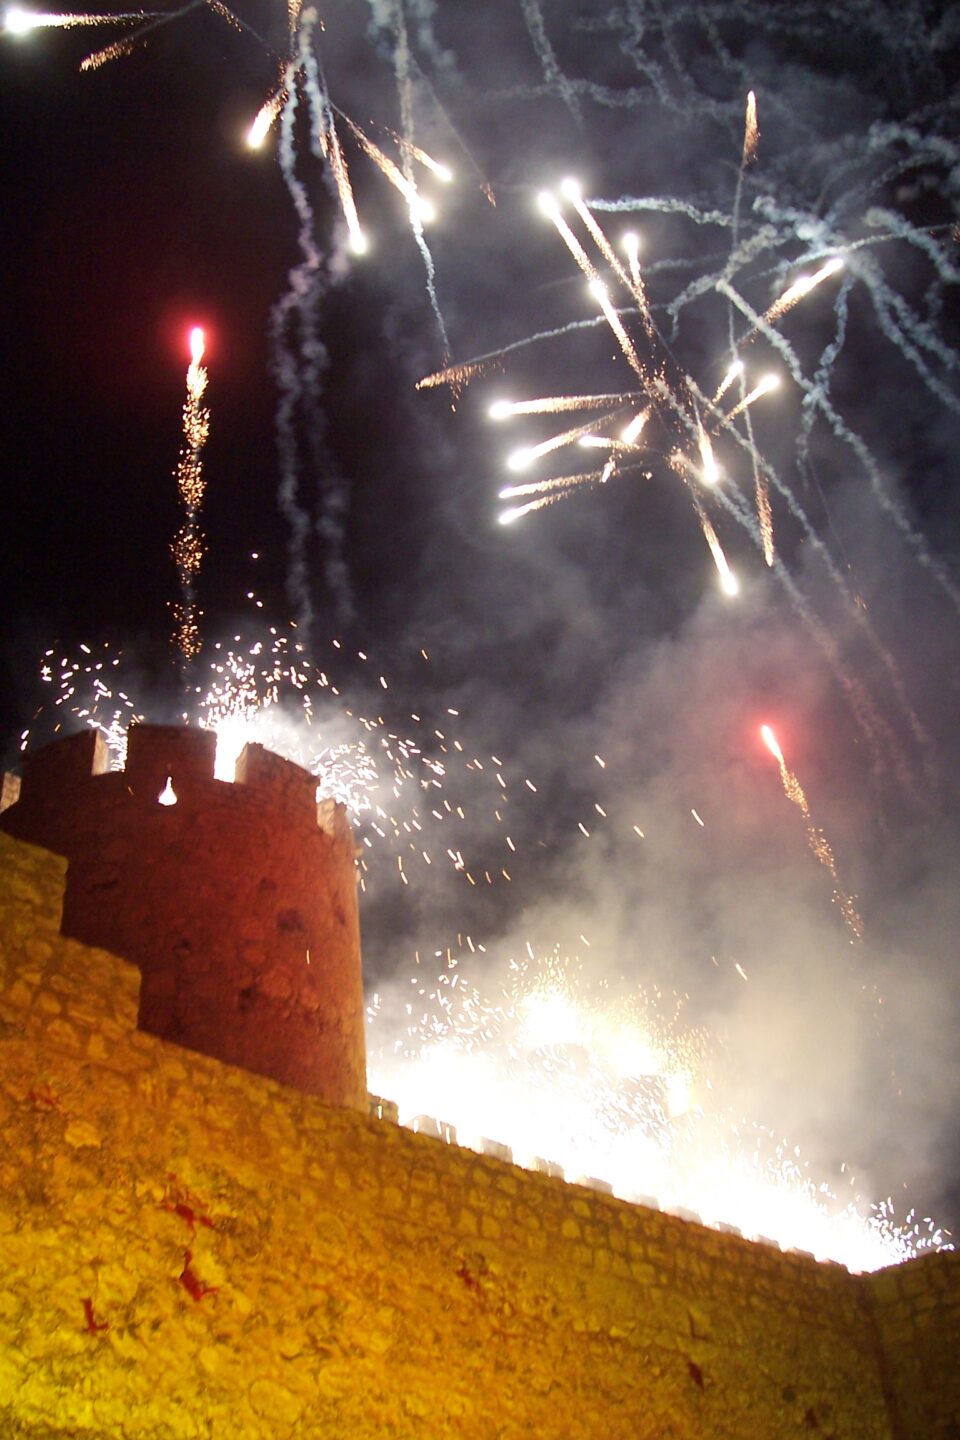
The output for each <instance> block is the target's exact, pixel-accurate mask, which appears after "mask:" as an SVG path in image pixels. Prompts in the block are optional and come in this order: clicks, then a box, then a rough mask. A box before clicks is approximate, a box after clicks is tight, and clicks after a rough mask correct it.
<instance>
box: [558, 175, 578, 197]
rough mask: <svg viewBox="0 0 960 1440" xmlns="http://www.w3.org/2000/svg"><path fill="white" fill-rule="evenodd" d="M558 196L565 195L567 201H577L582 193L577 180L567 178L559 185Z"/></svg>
mask: <svg viewBox="0 0 960 1440" xmlns="http://www.w3.org/2000/svg"><path fill="white" fill-rule="evenodd" d="M560 194H561V195H565V196H566V198H567V199H568V200H579V199H580V196H581V195H582V194H583V191H582V190H581V188H580V182H579V180H574V179H572V178H571V177H568V178H567V179H566V180H563V181H562V182H561V184H560Z"/></svg>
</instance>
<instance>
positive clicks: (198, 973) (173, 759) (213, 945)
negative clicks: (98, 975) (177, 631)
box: [0, 725, 366, 1109]
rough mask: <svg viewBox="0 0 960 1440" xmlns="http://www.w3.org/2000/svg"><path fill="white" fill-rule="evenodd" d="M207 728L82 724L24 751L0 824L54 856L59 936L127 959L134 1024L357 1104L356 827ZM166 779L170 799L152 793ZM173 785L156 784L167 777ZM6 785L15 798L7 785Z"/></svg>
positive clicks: (360, 1060)
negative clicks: (117, 739) (110, 743)
mask: <svg viewBox="0 0 960 1440" xmlns="http://www.w3.org/2000/svg"><path fill="white" fill-rule="evenodd" d="M215 746H216V737H215V736H214V734H213V733H212V732H210V731H205V730H199V729H191V728H186V727H182V728H176V727H165V726H155V725H135V726H132V727H131V729H130V732H129V744H128V752H127V761H126V768H125V769H124V770H122V771H113V772H110V771H108V770H107V751H106V746H105V744H104V741H103V738H102V736H100V734H99V733H97V732H95V731H93V730H88V731H84V732H83V733H81V734H79V735H74V736H71V737H69V738H67V739H65V740H60V741H57V742H55V743H54V744H52V745H48V746H46V747H45V748H44V749H42V750H39V751H37V752H36V753H35V754H33V755H30V756H28V757H27V758H26V761H25V764H24V770H23V778H22V781H21V785H20V791H19V797H18V798H17V799H16V801H15V803H13V804H9V807H8V808H7V809H5V810H4V812H3V814H2V815H0V828H2V829H4V830H6V831H7V832H8V833H9V834H11V835H14V836H16V837H17V838H19V839H22V840H28V841H30V842H31V843H33V844H35V845H41V846H43V847H45V848H46V849H49V850H53V851H56V852H57V853H58V854H61V855H65V856H66V857H67V861H68V868H67V886H66V893H65V897H64V905H63V921H62V929H63V933H64V934H65V935H68V936H71V937H72V938H74V939H76V940H80V941H82V942H83V943H84V944H87V945H96V946H99V947H101V948H103V949H106V950H110V951H112V952H113V953H114V954H117V955H121V956H123V957H124V958H125V959H128V960H131V961H133V962H134V963H135V964H136V965H137V966H138V967H139V968H140V971H141V975H142V981H141V991H140V1014H139V1025H140V1028H141V1029H143V1030H148V1031H150V1032H151V1033H152V1034H154V1035H158V1036H160V1037H162V1038H163V1039H165V1040H172V1041H175V1042H176V1043H177V1044H179V1045H185V1046H187V1047H189V1048H190V1049H192V1050H197V1051H200V1052H201V1053H203V1054H206V1055H211V1056H214V1057H216V1058H217V1059H219V1060H223V1061H226V1062H227V1063H228V1064H231V1065H239V1066H242V1067H243V1068H245V1069H247V1070H252V1071H255V1072H257V1073H258V1074H261V1075H269V1076H272V1077H273V1078H274V1079H276V1080H279V1081H281V1082H283V1083H284V1084H286V1085H291V1086H295V1087H296V1088H297V1089H300V1090H303V1091H306V1092H308V1093H310V1094H315V1095H319V1096H321V1097H322V1098H323V1099H325V1100H327V1101H329V1102H330V1103H331V1104H334V1105H345V1106H350V1107H354V1108H357V1109H363V1108H365V1105H366V1064H365V1052H364V1006H363V987H362V975H361V962H360V929H359V918H358V907H357V884H356V867H355V859H354V840H353V834H352V831H351V829H350V825H349V822H348V821H347V818H346V813H345V810H344V807H343V806H342V805H340V804H337V803H335V802H332V801H329V800H327V801H321V803H320V804H319V805H318V803H317V800H316V780H315V778H314V777H313V776H312V775H310V774H308V773H307V772H306V771H305V770H303V769H301V768H300V767H299V766H297V765H294V764H292V763H291V762H289V761H286V760H283V759H281V758H280V757H279V756H277V755H274V754H271V753H270V752H269V751H267V750H264V748H263V747H262V746H261V745H248V746H247V747H246V748H245V749H244V751H243V753H242V754H241V756H240V759H239V761H238V763H237V772H236V782H235V783H233V784H231V783H226V782H224V781H221V780H215V779H214V754H215ZM168 780H169V784H170V787H171V788H172V791H173V793H174V795H175V796H176V803H174V804H161V803H160V796H161V794H163V793H164V792H165V791H166V789H167V783H168ZM168 793H169V792H168ZM5 798H6V800H7V801H8V802H9V800H10V799H11V798H12V795H11V794H10V792H9V790H8V792H7V794H6V797H5Z"/></svg>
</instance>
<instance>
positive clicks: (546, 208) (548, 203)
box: [537, 190, 559, 220]
mask: <svg viewBox="0 0 960 1440" xmlns="http://www.w3.org/2000/svg"><path fill="white" fill-rule="evenodd" d="M537 204H538V205H539V206H540V209H541V210H542V211H543V213H544V215H548V216H549V217H550V219H551V220H555V219H556V218H557V216H558V214H559V211H558V209H557V202H556V198H555V197H554V196H553V195H551V193H550V191H549V190H541V191H540V194H539V195H538V196H537Z"/></svg>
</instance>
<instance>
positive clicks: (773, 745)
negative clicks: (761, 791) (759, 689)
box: [760, 725, 863, 944]
mask: <svg viewBox="0 0 960 1440" xmlns="http://www.w3.org/2000/svg"><path fill="white" fill-rule="evenodd" d="M760 736H761V739H762V740H763V743H764V745H766V747H767V749H768V750H769V751H770V754H771V755H772V756H773V758H774V760H776V762H777V764H778V765H779V767H780V779H781V780H782V782H783V790H784V794H785V795H786V797H787V799H788V800H792V801H793V803H794V805H796V807H797V809H798V810H799V811H800V813H801V815H802V816H803V819H804V823H805V825H806V828H807V844H808V845H809V846H810V849H811V850H812V851H813V853H814V855H815V856H816V857H817V859H818V860H819V861H820V864H821V865H822V866H823V867H824V869H825V870H828V871H829V872H830V879H831V880H832V881H833V901H834V904H835V905H839V907H840V913H841V915H842V916H843V920H844V924H845V925H846V927H847V929H848V930H849V931H850V934H851V935H852V937H853V939H852V941H851V944H853V943H855V942H857V941H860V940H862V939H863V920H862V919H861V917H860V915H859V914H858V912H857V907H856V905H855V904H854V902H853V896H851V895H848V894H847V893H846V891H845V890H843V889H842V887H841V885H840V877H839V875H838V874H837V865H836V861H835V860H834V858H833V851H832V850H831V848H830V844H829V842H828V840H827V838H826V836H825V835H824V834H823V831H822V830H820V829H819V828H818V827H817V826H816V825H815V824H814V823H813V817H812V816H811V814H810V806H809V805H808V803H807V797H806V795H804V793H803V789H802V787H801V785H800V781H799V780H798V779H797V777H796V775H794V774H793V773H792V772H791V771H790V770H788V769H787V762H786V761H785V760H784V758H783V751H782V750H781V749H780V745H779V743H778V741H777V737H776V735H775V734H774V733H773V731H772V729H771V728H770V726H769V725H761V726H760Z"/></svg>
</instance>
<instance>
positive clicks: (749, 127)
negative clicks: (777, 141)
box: [740, 90, 760, 170]
mask: <svg viewBox="0 0 960 1440" xmlns="http://www.w3.org/2000/svg"><path fill="white" fill-rule="evenodd" d="M759 144H760V130H759V127H758V125H757V97H756V95H754V93H753V91H752V90H750V91H748V93H747V109H746V113H745V115H744V120H743V156H742V158H741V161H740V165H741V168H742V169H744V170H745V169H746V168H747V166H748V165H749V164H750V162H751V161H752V160H754V159H755V158H756V154H757V146H758V145H759Z"/></svg>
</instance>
